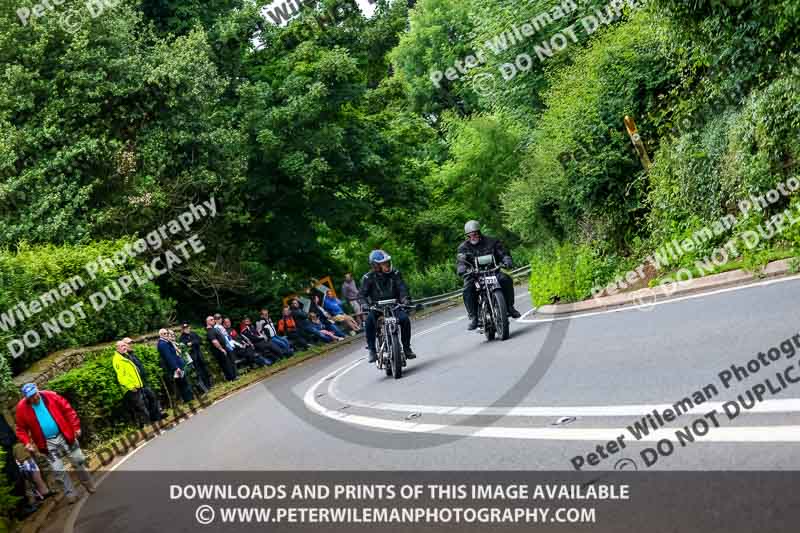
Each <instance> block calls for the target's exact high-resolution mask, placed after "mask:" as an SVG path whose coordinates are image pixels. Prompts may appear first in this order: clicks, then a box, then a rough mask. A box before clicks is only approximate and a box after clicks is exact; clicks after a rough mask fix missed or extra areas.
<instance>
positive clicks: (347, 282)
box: [342, 272, 364, 329]
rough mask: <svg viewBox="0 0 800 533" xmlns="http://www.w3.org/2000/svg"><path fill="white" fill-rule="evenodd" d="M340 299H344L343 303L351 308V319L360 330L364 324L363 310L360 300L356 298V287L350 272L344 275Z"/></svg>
mask: <svg viewBox="0 0 800 533" xmlns="http://www.w3.org/2000/svg"><path fill="white" fill-rule="evenodd" d="M342 298H344V301H346V302H347V303H349V304H350V307H352V308H353V318H354V319H355V321H356V323H357V324H358V328H359V329H361V326H362V324H363V322H364V310H363V306H362V305H361V300H360V299H359V298H358V285H357V284H356V281H355V280H354V279H353V274H352V273H350V272H348V273H347V274H345V275H344V283H342Z"/></svg>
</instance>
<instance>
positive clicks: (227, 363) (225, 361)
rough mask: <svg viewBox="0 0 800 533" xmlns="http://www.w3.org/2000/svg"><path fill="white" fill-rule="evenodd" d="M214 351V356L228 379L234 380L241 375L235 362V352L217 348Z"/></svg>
mask: <svg viewBox="0 0 800 533" xmlns="http://www.w3.org/2000/svg"><path fill="white" fill-rule="evenodd" d="M213 352H214V358H215V359H216V360H217V363H218V364H219V367H220V368H221V369H222V374H223V375H224V376H225V379H227V380H228V381H233V380H234V379H236V378H237V377H239V375H238V373H237V372H236V365H235V364H233V359H232V355H233V354H231V353H228V352H225V353H222V352H221V351H219V350H217V349H216V348H214V349H213Z"/></svg>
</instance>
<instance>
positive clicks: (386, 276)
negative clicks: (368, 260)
mask: <svg viewBox="0 0 800 533" xmlns="http://www.w3.org/2000/svg"><path fill="white" fill-rule="evenodd" d="M359 296H360V297H361V299H363V300H365V301H366V302H367V303H369V304H370V305H374V304H375V303H377V302H378V301H379V300H390V299H392V298H394V299H395V300H397V301H398V302H400V303H405V304H407V303H410V301H411V299H410V296H409V294H408V287H406V282H405V281H403V275H402V274H400V271H398V270H392V271H390V272H386V273H384V272H367V273H366V274H364V277H363V278H361V290H360V291H359Z"/></svg>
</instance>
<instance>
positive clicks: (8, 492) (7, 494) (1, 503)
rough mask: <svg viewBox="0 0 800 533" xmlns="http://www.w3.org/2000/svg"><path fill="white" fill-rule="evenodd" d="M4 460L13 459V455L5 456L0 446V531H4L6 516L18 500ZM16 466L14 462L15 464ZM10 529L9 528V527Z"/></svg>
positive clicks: (6, 524)
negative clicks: (8, 477)
mask: <svg viewBox="0 0 800 533" xmlns="http://www.w3.org/2000/svg"><path fill="white" fill-rule="evenodd" d="M6 461H14V456H13V455H11V456H10V457H7V456H6V452H5V450H3V449H2V448H0V531H6V529H5V527H7V526H8V523H7V522H6V520H5V519H6V517H9V516H10V514H11V511H12V510H13V509H14V507H16V505H17V502H18V501H19V497H18V496H14V495H13V493H12V491H13V487H12V486H11V485H10V484H9V482H8V479H7V478H6V474H5V464H6ZM15 468H16V464H15ZM9 530H10V528H9Z"/></svg>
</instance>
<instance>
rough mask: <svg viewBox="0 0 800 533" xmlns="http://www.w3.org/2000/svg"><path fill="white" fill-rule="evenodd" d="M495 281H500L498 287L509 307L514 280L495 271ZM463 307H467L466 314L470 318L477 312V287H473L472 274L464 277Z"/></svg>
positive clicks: (512, 305) (512, 295)
mask: <svg viewBox="0 0 800 533" xmlns="http://www.w3.org/2000/svg"><path fill="white" fill-rule="evenodd" d="M497 281H499V282H500V288H501V289H502V291H503V296H504V297H505V300H506V307H508V308H509V309H511V308H512V307H514V282H513V281H512V280H511V278H510V277H508V276H507V275H506V274H504V273H503V272H498V273H497ZM464 307H466V308H467V314H468V315H469V316H470V318H472V317H474V316H475V315H476V314H477V312H478V289H476V288H475V278H473V277H472V276H467V277H466V278H464Z"/></svg>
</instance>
